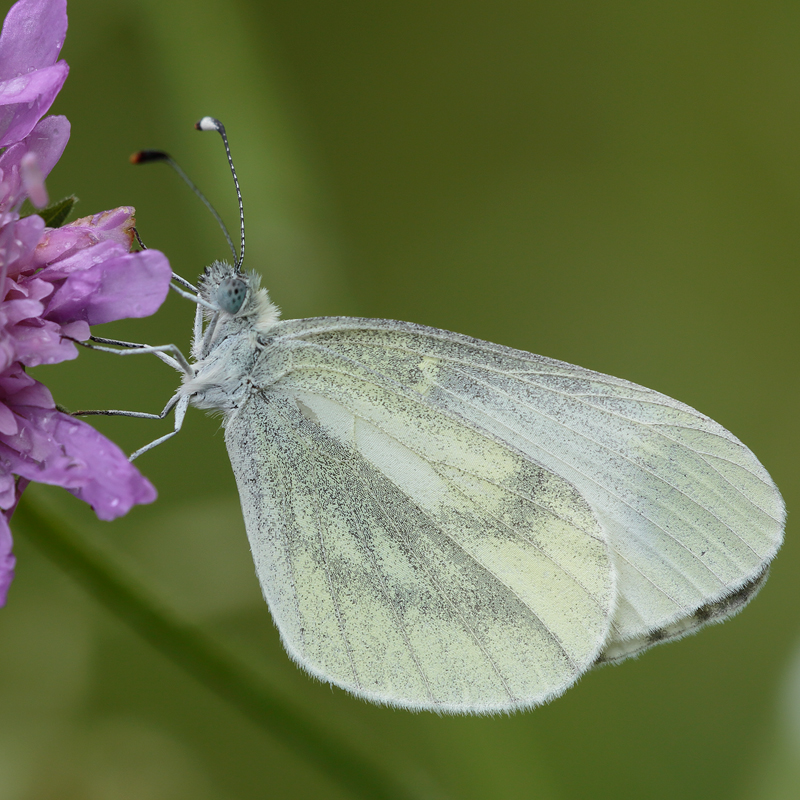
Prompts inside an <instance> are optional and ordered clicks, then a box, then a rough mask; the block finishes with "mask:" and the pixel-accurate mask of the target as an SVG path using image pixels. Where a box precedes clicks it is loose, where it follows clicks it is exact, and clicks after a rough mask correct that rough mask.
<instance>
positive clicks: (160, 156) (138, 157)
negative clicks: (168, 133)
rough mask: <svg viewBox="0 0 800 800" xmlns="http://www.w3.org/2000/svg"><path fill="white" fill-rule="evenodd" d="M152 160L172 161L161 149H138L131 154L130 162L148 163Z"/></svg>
mask: <svg viewBox="0 0 800 800" xmlns="http://www.w3.org/2000/svg"><path fill="white" fill-rule="evenodd" d="M152 161H172V159H171V158H170V156H169V153H165V152H164V151H163V150H140V151H139V152H138V153H133V155H131V164H149V163H151V162H152Z"/></svg>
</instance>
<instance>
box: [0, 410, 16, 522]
mask: <svg viewBox="0 0 800 800" xmlns="http://www.w3.org/2000/svg"><path fill="white" fill-rule="evenodd" d="M18 430H19V427H18V425H17V418H16V417H15V416H14V413H13V412H12V411H11V409H10V408H8V406H6V405H5V404H4V403H0V433H6V434H14V433H16V432H17V431H18ZM0 508H2V506H0Z"/></svg>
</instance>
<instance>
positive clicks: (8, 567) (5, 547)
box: [0, 513, 17, 606]
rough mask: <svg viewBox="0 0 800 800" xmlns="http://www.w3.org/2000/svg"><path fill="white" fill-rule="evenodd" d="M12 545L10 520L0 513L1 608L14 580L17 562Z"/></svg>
mask: <svg viewBox="0 0 800 800" xmlns="http://www.w3.org/2000/svg"><path fill="white" fill-rule="evenodd" d="M12 544H13V541H12V539H11V529H10V528H9V527H8V520H7V519H6V516H5V514H2V513H0V606H4V605H5V604H6V597H7V596H8V587H9V586H11V581H12V580H14V566H15V565H16V562H17V560H16V558H14V554H13V553H12V552H11V546H12Z"/></svg>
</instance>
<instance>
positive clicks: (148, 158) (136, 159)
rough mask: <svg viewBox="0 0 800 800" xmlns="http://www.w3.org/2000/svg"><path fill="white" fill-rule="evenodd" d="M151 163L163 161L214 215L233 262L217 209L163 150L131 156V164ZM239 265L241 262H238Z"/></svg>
mask: <svg viewBox="0 0 800 800" xmlns="http://www.w3.org/2000/svg"><path fill="white" fill-rule="evenodd" d="M153 161H164V162H166V163H167V164H168V165H169V166H170V167H172V169H174V170H175V172H177V173H178V175H180V177H181V179H182V180H183V181H184V183H186V185H187V186H188V187H189V188H190V189H191V190H192V191H193V192H194V193H195V194H196V195H197V196H198V197H199V198H200V199H201V200H202V201H203V203H204V205H205V207H206V208H207V209H208V210H209V211H210V212H211V213H212V214H213V215H214V219H215V220H216V221H217V223H218V224H219V226H220V228H222V232H223V233H224V234H225V238H226V239H227V241H228V247H230V248H231V253H232V254H233V260H234V261H236V248H235V247H234V246H233V239H231V235H230V233H228V228H227V227H226V225H225V223H224V222H223V221H222V217H221V216H220V215H219V214H218V213H217V209H216V208H214V206H212V205H211V203H210V202H209V200H208V198H207V197H206V196H205V195H204V194H203V193H202V192H201V191H200V190H199V189H198V188H197V186H195V184H194V181H192V179H191V178H190V177H189V176H188V175H187V174H186V173H185V172H184V171H183V170H182V169H181V168H180V166H179V165H178V162H177V161H175V159H174V158H173V157H172V156H171V155H169V153H165V152H164V151H163V150H140V151H139V152H138V153H134V154H133V155H132V156H131V164H150V163H151V162H153ZM136 238H137V239H138V240H139V244H140V245H141V246H142V248H143V249H146V248H145V247H144V244H143V243H142V240H141V239H139V234H138V233H136ZM240 263H241V262H240Z"/></svg>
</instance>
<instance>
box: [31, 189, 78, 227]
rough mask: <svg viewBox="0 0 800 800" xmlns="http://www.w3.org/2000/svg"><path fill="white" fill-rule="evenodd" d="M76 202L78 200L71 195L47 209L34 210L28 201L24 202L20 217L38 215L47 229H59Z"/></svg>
mask: <svg viewBox="0 0 800 800" xmlns="http://www.w3.org/2000/svg"><path fill="white" fill-rule="evenodd" d="M77 202H78V198H77V197H76V196H75V195H74V194H71V195H70V196H69V197H65V198H63V199H62V200H57V201H56V202H55V203H50V205H49V206H47V208H42V209H36V208H34V207H33V205H32V204H31V201H30V200H26V201H25V202H24V203H23V204H22V210H21V212H20V216H21V217H29V216H31V214H38V215H39V216H40V217H41V218H42V219H43V220H44V224H45V225H47V227H48V228H60V227H61V226H62V225H63V224H64V223H65V222H66V221H67V217H69V215H70V213H71V212H72V207H73V206H74V205H75V203H77Z"/></svg>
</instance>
